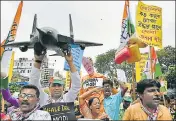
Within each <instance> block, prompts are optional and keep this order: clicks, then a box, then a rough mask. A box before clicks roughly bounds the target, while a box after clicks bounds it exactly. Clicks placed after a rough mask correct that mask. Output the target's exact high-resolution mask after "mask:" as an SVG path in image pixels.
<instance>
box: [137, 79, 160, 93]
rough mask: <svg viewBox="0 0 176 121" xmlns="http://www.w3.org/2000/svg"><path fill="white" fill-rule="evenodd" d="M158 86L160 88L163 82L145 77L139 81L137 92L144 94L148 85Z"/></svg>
mask: <svg viewBox="0 0 176 121" xmlns="http://www.w3.org/2000/svg"><path fill="white" fill-rule="evenodd" d="M154 86H156V87H158V88H160V87H161V84H160V83H159V82H158V81H156V80H154V79H144V80H141V81H140V82H138V83H137V92H138V93H139V94H143V93H144V90H145V89H146V88H148V87H154Z"/></svg>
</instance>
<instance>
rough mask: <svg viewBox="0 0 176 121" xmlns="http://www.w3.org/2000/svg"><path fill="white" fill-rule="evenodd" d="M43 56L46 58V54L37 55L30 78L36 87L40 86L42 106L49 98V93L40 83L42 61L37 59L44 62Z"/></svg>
mask: <svg viewBox="0 0 176 121" xmlns="http://www.w3.org/2000/svg"><path fill="white" fill-rule="evenodd" d="M41 56H43V57H41ZM43 58H44V55H40V56H37V55H35V61H34V65H33V67H32V71H31V75H30V80H29V83H30V84H33V85H35V86H36V87H38V89H39V91H40V106H41V107H42V106H43V105H45V102H46V100H48V94H46V93H45V92H44V91H43V90H42V87H41V84H40V67H41V63H39V62H36V60H40V61H41V62H42V60H43Z"/></svg>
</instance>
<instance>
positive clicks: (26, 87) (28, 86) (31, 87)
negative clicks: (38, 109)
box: [20, 84, 40, 98]
mask: <svg viewBox="0 0 176 121" xmlns="http://www.w3.org/2000/svg"><path fill="white" fill-rule="evenodd" d="M23 89H34V90H35V91H36V95H37V98H39V96H40V91H39V89H38V88H37V87H36V86H35V85H32V84H29V85H25V86H23V87H22V88H21V89H20V93H21V91H22V90H23Z"/></svg>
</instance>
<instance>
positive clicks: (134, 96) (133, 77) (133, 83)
mask: <svg viewBox="0 0 176 121" xmlns="http://www.w3.org/2000/svg"><path fill="white" fill-rule="evenodd" d="M133 65H134V64H132V85H133V87H132V89H133V100H136V90H135V82H136V81H135V74H134V71H135V70H134V66H133Z"/></svg>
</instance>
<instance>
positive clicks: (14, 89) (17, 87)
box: [9, 83, 21, 93]
mask: <svg viewBox="0 0 176 121" xmlns="http://www.w3.org/2000/svg"><path fill="white" fill-rule="evenodd" d="M9 89H10V91H11V92H12V93H14V92H19V91H20V89H21V86H20V85H18V84H16V83H10V85H9Z"/></svg>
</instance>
